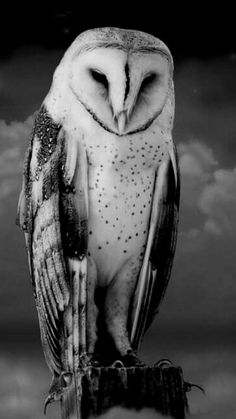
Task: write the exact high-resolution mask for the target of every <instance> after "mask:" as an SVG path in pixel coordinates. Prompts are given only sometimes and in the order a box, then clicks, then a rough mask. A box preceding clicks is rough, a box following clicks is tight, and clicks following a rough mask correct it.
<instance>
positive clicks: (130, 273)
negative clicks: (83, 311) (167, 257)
mask: <svg viewBox="0 0 236 419" xmlns="http://www.w3.org/2000/svg"><path fill="white" fill-rule="evenodd" d="M135 262H136V263H135ZM137 275H138V268H137V261H136V260H135V261H134V260H133V259H129V260H128V262H126V264H125V265H124V266H123V267H122V269H121V270H120V271H119V272H118V274H117V275H116V276H115V277H114V278H113V280H112V282H111V283H110V284H109V286H108V289H107V294H106V299H105V307H104V310H105V320H106V325H107V330H108V333H109V334H110V335H111V336H112V338H113V340H114V343H115V346H116V348H117V350H118V351H119V353H120V355H121V361H122V362H123V363H124V364H125V365H126V366H131V365H132V366H134V365H136V366H141V365H143V363H142V362H141V361H140V360H139V359H138V357H137V355H136V354H135V352H134V351H133V350H132V348H131V344H130V337H129V332H128V329H127V324H128V316H129V308H130V301H131V298H132V295H133V292H134V289H135V286H136V282H137Z"/></svg>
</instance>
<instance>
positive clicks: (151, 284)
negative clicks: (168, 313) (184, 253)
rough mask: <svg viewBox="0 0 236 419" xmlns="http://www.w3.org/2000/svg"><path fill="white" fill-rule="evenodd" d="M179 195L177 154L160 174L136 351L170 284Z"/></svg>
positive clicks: (137, 308)
mask: <svg viewBox="0 0 236 419" xmlns="http://www.w3.org/2000/svg"><path fill="white" fill-rule="evenodd" d="M179 192H180V185H179V170H178V162H177V156H176V153H175V152H173V153H171V154H170V156H169V158H168V160H165V161H164V162H163V163H162V164H161V165H160V167H159V169H158V172H157V174H156V181H155V186H154V194H153V202H152V212H151V216H150V223H149V235H148V241H147V247H146V252H145V256H144V260H143V265H142V269H141V272H140V275H139V279H138V284H137V289H136V294H135V298H134V308H133V313H132V315H133V316H132V329H131V342H132V347H133V348H134V349H137V348H138V346H139V344H140V342H141V340H142V337H143V335H144V333H145V331H146V330H147V328H148V327H149V326H150V324H151V322H152V320H153V318H154V316H155V314H156V313H157V311H158V307H159V305H160V302H161V300H162V298H163V297H164V294H165V290H166V287H167V285H168V281H169V277H170V272H171V268H172V262H173V258H174V253H175V247H176V238H177V224H178V208H179Z"/></svg>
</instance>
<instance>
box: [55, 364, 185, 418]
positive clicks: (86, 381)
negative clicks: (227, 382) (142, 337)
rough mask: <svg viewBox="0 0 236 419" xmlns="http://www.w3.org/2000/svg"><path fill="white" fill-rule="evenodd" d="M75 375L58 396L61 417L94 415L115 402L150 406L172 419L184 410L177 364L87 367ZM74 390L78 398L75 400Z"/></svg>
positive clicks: (122, 404) (125, 405)
mask: <svg viewBox="0 0 236 419" xmlns="http://www.w3.org/2000/svg"><path fill="white" fill-rule="evenodd" d="M76 375H77V377H76V380H73V382H72V385H71V386H70V388H69V389H68V391H67V392H66V393H64V395H63V397H62V400H61V407H62V419H88V418H89V417H97V416H100V415H101V414H103V413H105V412H106V411H108V410H109V409H110V408H112V407H115V406H122V407H125V408H127V409H135V410H140V409H142V408H152V409H154V410H156V411H157V412H159V413H161V414H162V415H169V416H171V417H173V418H174V419H184V418H185V415H186V412H187V410H188V405H187V397H186V392H185V384H184V380H183V374H182V369H181V368H180V367H175V366H168V367H166V366H165V367H159V366H154V367H146V366H145V367H130V368H124V367H121V368H117V367H101V368H95V367H89V368H86V369H84V370H80V371H78V373H77V374H76ZM76 382H78V383H79V386H80V388H79V389H78V388H77V389H76V388H75V383H76ZM76 394H80V400H75V396H76ZM76 404H77V405H78V406H79V412H78V413H76Z"/></svg>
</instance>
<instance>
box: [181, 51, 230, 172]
mask: <svg viewBox="0 0 236 419" xmlns="http://www.w3.org/2000/svg"><path fill="white" fill-rule="evenodd" d="M235 72H236V60H235V58H232V57H231V56H230V55H227V56H224V57H221V58H218V59H214V60H210V59H208V60H198V61H196V60H195V61H190V60H189V61H186V62H184V63H182V64H180V65H179V66H178V67H176V71H175V86H176V119H175V130H174V133H175V138H176V139H177V141H178V142H186V141H190V140H197V141H200V142H201V143H204V144H205V145H208V146H209V147H210V148H211V149H212V150H213V152H214V155H215V158H216V160H219V162H220V164H222V165H223V166H231V167H232V166H234V165H235V157H234V156H235V154H236V142H235V138H236V120H235V108H236V79H235Z"/></svg>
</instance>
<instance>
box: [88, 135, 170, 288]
mask: <svg viewBox="0 0 236 419" xmlns="http://www.w3.org/2000/svg"><path fill="white" fill-rule="evenodd" d="M156 138H157V137H156ZM156 138H155V137H154V136H153V137H151V138H150V137H149V139H145V137H144V136H143V135H141V134H140V135H136V136H130V137H121V138H119V137H115V136H114V137H113V138H110V139H109V140H110V141H109V142H104V143H103V141H102V140H101V141H100V142H99V143H98V142H97V144H96V143H94V142H92V141H90V142H88V143H87V145H86V148H87V155H88V162H89V170H88V183H89V195H88V197H89V218H88V228H89V246H88V252H89V254H90V255H91V256H92V257H93V259H94V261H95V264H96V266H97V267H98V269H99V272H98V274H99V275H98V277H99V278H100V282H102V283H103V284H104V285H105V284H107V283H109V282H110V281H111V280H112V278H114V276H115V274H116V273H117V272H118V271H119V269H120V268H121V267H122V266H123V265H124V263H125V262H126V261H127V260H128V259H130V258H136V263H137V260H138V261H139V263H140V265H141V262H142V259H143V254H144V250H145V246H146V240H147V235H148V225H149V217H150V211H151V204H152V196H153V187H154V180H155V173H156V169H157V167H158V165H159V164H160V163H161V161H162V160H163V158H165V154H166V152H165V147H163V145H162V142H161V141H157V140H156ZM101 285H102V284H101Z"/></svg>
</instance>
